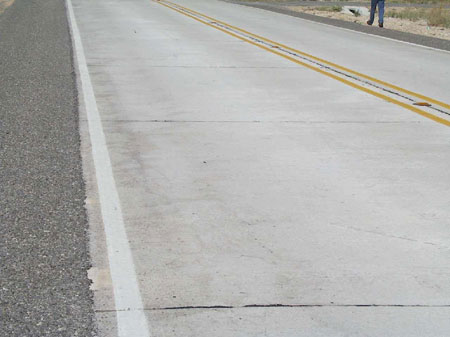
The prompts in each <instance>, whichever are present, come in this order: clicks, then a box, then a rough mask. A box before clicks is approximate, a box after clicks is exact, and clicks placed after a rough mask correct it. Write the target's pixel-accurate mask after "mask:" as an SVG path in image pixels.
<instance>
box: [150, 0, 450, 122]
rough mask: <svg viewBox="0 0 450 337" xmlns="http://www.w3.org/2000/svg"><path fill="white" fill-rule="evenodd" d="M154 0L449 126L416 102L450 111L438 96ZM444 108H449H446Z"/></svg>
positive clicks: (179, 6)
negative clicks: (383, 79) (435, 96)
mask: <svg viewBox="0 0 450 337" xmlns="http://www.w3.org/2000/svg"><path fill="white" fill-rule="evenodd" d="M155 2H157V3H159V4H161V5H163V6H165V7H167V8H170V9H172V10H174V11H177V12H178V13H180V14H183V15H185V16H188V17H190V18H192V19H194V20H196V21H198V22H201V23H203V24H205V25H207V26H210V27H212V28H214V29H217V30H220V31H222V32H223V33H225V34H228V35H231V36H233V37H235V38H237V39H240V40H242V41H245V42H247V43H250V44H252V45H254V46H256V47H258V48H261V49H264V50H266V51H268V52H270V53H272V54H276V55H278V56H281V57H283V58H285V59H287V60H289V61H291V62H294V63H296V64H299V65H302V66H304V67H307V68H309V69H311V70H314V71H316V72H318V73H320V74H322V75H325V76H327V77H330V78H333V79H335V80H337V81H339V82H342V83H344V84H347V85H349V86H351V87H353V88H355V89H358V90H361V91H364V92H366V93H368V94H371V95H373V96H376V97H378V98H381V99H383V100H385V101H387V102H390V103H393V104H396V105H398V106H401V107H403V108H405V109H408V110H410V111H413V112H415V113H418V114H419V115H422V116H424V117H427V118H429V119H431V120H434V121H436V122H438V123H441V124H444V125H446V126H450V120H447V119H444V118H442V117H439V116H436V115H435V114H433V113H430V112H428V111H424V110H422V109H419V108H418V107H417V106H416V105H414V104H419V105H421V104H423V105H429V106H431V107H432V109H434V110H435V111H437V112H440V113H444V114H448V113H449V112H450V104H447V103H444V102H441V101H439V100H436V99H433V98H430V97H427V96H425V95H422V94H419V93H416V92H413V91H410V90H406V89H403V88H401V87H398V86H396V85H393V84H390V83H387V82H384V81H381V80H378V79H376V78H374V77H371V76H368V75H365V74H362V73H359V72H357V71H354V70H351V69H349V68H346V67H343V66H340V65H338V64H335V63H332V62H329V61H326V60H324V59H321V58H318V57H315V56H313V55H310V54H308V53H305V52H303V51H300V50H297V49H294V48H291V47H289V46H286V45H284V44H281V43H278V42H275V41H272V40H270V39H267V38H265V37H262V36H259V35H256V34H253V33H250V32H248V31H246V30H244V29H241V28H239V27H235V26H232V25H230V24H228V23H225V22H223V21H220V20H217V19H215V18H212V17H210V16H207V15H205V14H202V13H200V12H197V11H195V10H192V9H189V8H187V7H183V6H181V5H178V4H175V3H173V2H170V1H167V0H156V1H155ZM324 68H327V70H328V71H326V70H324ZM342 75H344V76H342ZM354 80H356V82H362V83H364V84H369V86H372V87H375V88H377V89H381V90H382V91H383V90H384V91H386V92H389V93H393V94H394V95H397V96H399V97H402V98H406V99H407V101H410V102H409V103H408V102H402V101H400V100H398V99H396V98H393V97H390V96H388V95H386V94H384V93H381V92H379V91H375V90H373V89H370V88H368V87H366V86H363V85H361V84H359V83H355V81H354ZM417 99H419V100H420V101H424V102H419V101H417ZM424 103H425V104H424ZM437 107H440V108H437ZM442 108H443V109H445V110H447V111H443V110H442ZM449 117H450V116H449Z"/></svg>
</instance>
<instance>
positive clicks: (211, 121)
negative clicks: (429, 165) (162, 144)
mask: <svg viewBox="0 0 450 337" xmlns="http://www.w3.org/2000/svg"><path fill="white" fill-rule="evenodd" d="M82 121H85V120H82ZM102 122H106V123H271V124H277V123H279V124H283V123H285V124H287V123H293V124H420V123H421V121H339V120H338V121H304V120H298V121H295V120H292V121H290V120H281V121H261V120H247V121H233V120H217V121H214V120H170V119H149V120H145V119H141V120H139V119H129V120H126V119H116V120H115V119H104V120H102Z"/></svg>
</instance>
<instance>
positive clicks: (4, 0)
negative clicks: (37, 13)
mask: <svg viewBox="0 0 450 337" xmlns="http://www.w3.org/2000/svg"><path fill="white" fill-rule="evenodd" d="M13 2H14V0H0V14H2V13H3V12H4V11H5V9H6V8H8V7H9V6H11V5H12V3H13Z"/></svg>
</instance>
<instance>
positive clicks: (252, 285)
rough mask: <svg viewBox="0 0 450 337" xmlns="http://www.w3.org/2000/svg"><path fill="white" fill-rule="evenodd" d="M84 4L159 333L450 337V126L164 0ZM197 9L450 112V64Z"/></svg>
mask: <svg viewBox="0 0 450 337" xmlns="http://www.w3.org/2000/svg"><path fill="white" fill-rule="evenodd" d="M73 3H74V7H75V8H74V11H75V16H76V18H77V21H78V22H79V27H80V32H81V38H82V41H83V44H84V47H85V53H86V60H87V64H88V69H89V72H90V76H91V79H92V83H93V88H94V91H95V94H96V98H97V105H98V108H99V112H100V115H101V118H102V122H103V128H104V132H105V137H106V141H107V145H108V148H109V152H110V156H111V163H112V168H113V174H114V178H115V181H116V184H117V189H118V192H119V197H120V200H121V204H122V210H123V215H124V222H125V226H126V231H127V235H128V239H129V241H130V248H131V251H132V254H133V259H134V263H135V266H136V272H137V277H138V281H139V287H140V291H141V293H142V296H143V302H144V307H145V308H146V313H147V317H148V319H149V327H150V333H153V334H155V335H164V336H178V335H188V336H191V335H192V336H194V335H196V336H199V335H209V334H211V333H214V334H216V335H219V336H235V335H245V336H256V335H261V334H262V333H263V332H264V331H265V332H267V333H268V334H269V335H273V336H280V335H281V336H283V335H286V336H287V335H290V336H292V335H301V334H302V333H304V334H306V335H308V336H327V335H330V334H332V335H349V334H354V335H361V334H365V335H373V336H377V335H380V334H384V335H389V333H391V335H396V336H402V335H403V336H414V335H417V336H420V335H423V334H424V333H425V334H426V335H430V336H439V335H444V334H445V333H446V332H448V331H449V329H450V327H449V326H448V322H447V321H446V319H445V317H446V315H448V313H449V312H450V309H449V307H448V305H449V302H450V301H449V299H450V288H449V285H448V282H447V280H448V276H449V275H448V272H447V271H446V270H448V264H449V263H448V261H449V259H448V258H449V253H448V239H447V238H448V235H449V232H448V218H449V214H448V209H449V208H448V200H450V199H449V197H450V191H449V189H448V187H447V186H448V184H447V182H448V181H449V178H450V177H449V173H448V171H447V166H448V165H447V164H448V158H449V154H450V153H449V147H448V128H446V127H445V126H443V125H440V124H438V123H435V122H434V121H431V120H427V119H425V118H423V117H421V116H419V115H416V114H413V113H411V112H410V111H408V110H405V109H402V108H401V107H399V106H396V105H393V104H389V103H387V102H384V101H382V100H380V99H378V98H376V97H373V96H371V95H368V94H366V93H363V92H360V91H357V90H355V89H354V88H351V87H348V86H346V85H343V84H341V83H339V82H337V81H335V80H332V79H328V78H326V77H324V76H323V75H320V74H317V73H315V72H313V71H311V70H309V69H306V68H304V67H301V66H298V65H296V64H293V63H292V62H289V61H288V60H285V59H282V58H280V57H279V56H277V55H273V54H270V53H267V52H266V51H263V50H260V49H259V48H256V47H255V46H252V45H249V44H247V43H243V42H240V41H239V40H236V39H235V38H233V37H231V36H227V35H225V34H223V33H222V32H219V31H215V30H214V29H210V28H209V27H206V26H204V25H202V24H200V23H198V22H195V21H194V20H192V19H190V18H187V17H184V16H182V15H180V14H179V13H176V12H174V11H172V10H170V9H167V8H165V7H163V6H161V5H159V4H156V3H153V2H149V1H148V2H147V1H138V0H135V1H127V2H118V1H108V2H106V1H98V2H95V3H91V2H89V1H84V0H76V1H74V2H73ZM182 3H183V4H184V5H186V6H188V7H191V8H195V9H197V10H199V11H202V12H204V13H206V14H208V15H211V16H214V17H217V18H218V19H223V20H225V21H227V22H230V23H232V24H235V25H238V26H240V27H244V28H245V29H248V30H251V31H252V32H254V33H256V34H260V35H264V36H268V37H269V38H271V39H274V40H276V41H280V42H283V43H285V44H287V45H290V46H294V47H297V48H298V47H299V46H302V48H301V49H302V50H305V51H307V52H309V53H311V54H314V55H317V56H318V57H323V58H325V59H327V60H330V61H332V62H336V63H339V62H337V61H342V62H340V63H339V64H342V65H344V66H347V67H351V68H353V69H356V70H357V71H361V72H363V73H366V74H368V75H370V76H375V77H377V78H380V79H383V80H387V81H390V82H392V83H394V84H396V85H400V86H403V87H406V88H408V89H411V90H414V91H418V92H421V93H423V94H425V95H429V96H432V97H435V98H437V99H439V100H442V101H444V102H448V101H449V97H448V93H447V91H445V90H444V89H443V87H445V86H447V87H448V84H449V83H448V78H446V77H444V76H441V75H443V74H446V73H447V72H448V66H447V64H448V59H449V54H447V53H444V52H436V51H431V50H428V49H424V48H422V47H415V46H410V45H405V44H399V43H395V42H392V41H386V40H381V39H376V38H374V37H367V36H362V35H358V38H357V39H354V37H355V35H353V33H350V32H342V31H334V35H332V32H331V30H330V29H329V28H327V27H322V26H317V25H313V24H309V23H305V22H304V21H302V20H298V19H295V18H288V17H283V16H280V15H278V14H274V13H270V12H263V11H259V10H254V9H251V8H245V7H239V6H236V5H232V4H227V3H222V2H215V1H183V2H182ZM280 18H283V19H282V20H281V19H280ZM275 23H276V24H275ZM299 28H301V29H302V31H305V34H304V35H298V34H296V33H295V32H296V31H298V29H299ZM314 37H317V41H316V42H317V43H314V40H313V38H314ZM344 40H346V41H347V42H346V44H345V45H349V43H352V44H354V46H355V49H354V50H348V49H344V50H343V49H342V48H337V46H336V43H337V42H336V41H338V42H342V41H344ZM324 41H326V43H324ZM341 45H343V44H342V43H341ZM333 46H334V47H335V49H332V47H333ZM368 46H370V47H371V48H373V50H374V52H373V53H370V54H369V53H367V47H368ZM386 46H389V48H390V50H391V53H392V57H390V59H389V60H390V62H386V63H382V64H380V62H379V56H380V55H383V53H385V51H383V49H384V48H385V47H386ZM330 50H333V52H329V51H330ZM380 50H381V51H380ZM404 55H409V56H410V57H409V59H408V60H406V61H402V56H404ZM356 60H361V62H356ZM409 65H413V67H412V68H408V66H409ZM424 68H426V69H427V71H426V72H424V71H421V69H424ZM383 75H386V76H383ZM418 77H420V78H421V82H420V83H418V82H416V81H415V79H416V78H418ZM88 167H89V166H88ZM90 174H91V175H92V172H87V175H88V176H89V175H90ZM94 190H95V188H94V187H93V186H92V185H91V186H90V193H91V197H93V198H94V199H95V191H94ZM95 205H96V204H95V202H94V203H93V204H92V205H91V206H90V212H91V213H92V212H94V213H95V211H96V207H95ZM93 228H96V229H97V231H98V228H99V227H98V226H96V225H95V224H94V225H93ZM94 235H95V237H96V238H98V240H99V241H101V235H100V234H99V233H94ZM96 253H97V254H96V255H95V256H94V267H96V268H99V269H105V268H106V267H107V266H106V265H105V263H104V262H105V260H104V256H101V255H102V251H101V250H97V251H96ZM103 254H104V252H103ZM96 283H98V281H97V282H94V284H96ZM109 290H111V288H109ZM107 292H108V286H107V285H106V286H104V287H103V290H102V292H100V294H103V295H105V294H106V293H107ZM105 296H106V295H105ZM99 297H101V296H99V295H97V302H96V303H97V305H98V307H97V309H98V310H100V311H102V313H99V317H100V316H101V318H102V319H103V318H104V319H105V320H106V321H105V322H106V323H105V324H108V323H107V322H108V319H109V320H111V322H112V321H113V320H114V315H115V313H114V308H113V306H111V301H102V299H100V298H99ZM280 304H281V305H284V306H294V307H293V308H287V307H280V306H278V305H280ZM255 305H267V306H268V307H254V306H255ZM218 306H219V307H220V306H227V307H232V309H230V308H228V309H219V308H215V307H218ZM249 306H250V307H249ZM295 306H297V307H295ZM361 306H363V307H361ZM367 306H368V307H367ZM206 307H211V308H206ZM109 311H111V312H110V313H109V314H108V312H109ZM393 315H394V316H395V318H396V319H395V320H393V319H391V317H392V316H393ZM430 317H431V318H430ZM380 321H383V324H381V323H380ZM313 322H314V323H313ZM349 322H351V323H349ZM103 330H104V331H106V330H107V328H105V327H103Z"/></svg>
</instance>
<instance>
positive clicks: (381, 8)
mask: <svg viewBox="0 0 450 337" xmlns="http://www.w3.org/2000/svg"><path fill="white" fill-rule="evenodd" d="M377 5H378V22H379V23H383V17H384V0H371V2H370V19H369V21H370V22H372V23H373V20H375V9H376V8H377Z"/></svg>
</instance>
